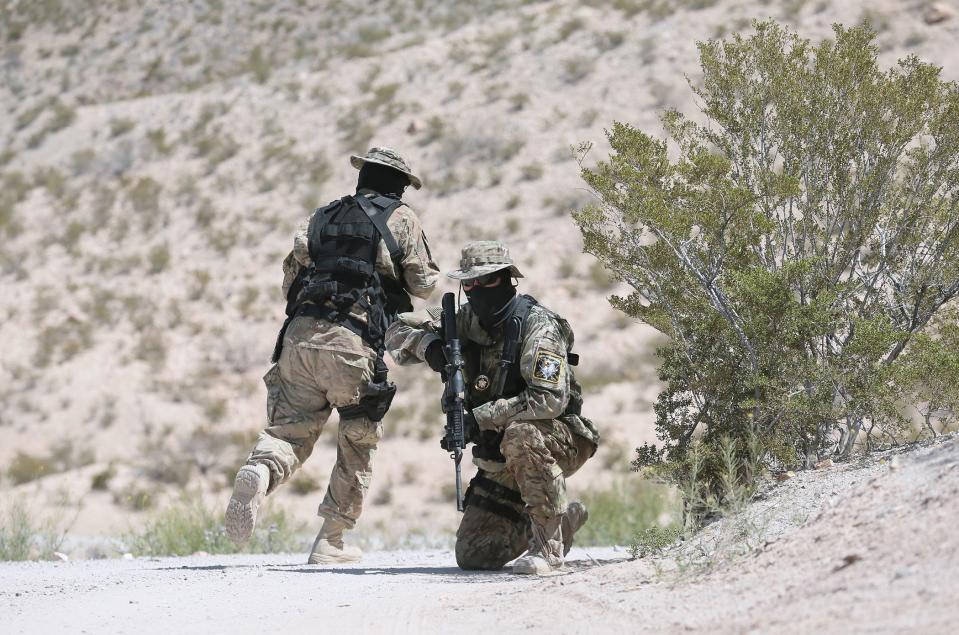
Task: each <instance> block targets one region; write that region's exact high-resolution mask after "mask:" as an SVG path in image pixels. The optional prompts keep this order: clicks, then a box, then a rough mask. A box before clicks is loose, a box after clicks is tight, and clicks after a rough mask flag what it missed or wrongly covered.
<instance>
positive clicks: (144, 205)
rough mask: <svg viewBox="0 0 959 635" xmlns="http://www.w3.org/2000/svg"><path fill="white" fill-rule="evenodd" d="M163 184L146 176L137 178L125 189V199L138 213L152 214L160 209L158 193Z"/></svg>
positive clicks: (161, 189)
mask: <svg viewBox="0 0 959 635" xmlns="http://www.w3.org/2000/svg"><path fill="white" fill-rule="evenodd" d="M162 191H163V186H162V185H160V184H159V183H157V182H156V181H154V180H153V179H151V178H150V177H148V176H145V177H142V178H140V179H137V181H136V183H134V184H133V186H132V187H131V188H130V189H129V191H127V199H128V200H129V201H130V205H132V206H133V209H134V210H135V211H136V212H139V213H140V214H145V215H148V216H153V215H155V214H156V213H157V212H159V211H160V193H161V192H162Z"/></svg>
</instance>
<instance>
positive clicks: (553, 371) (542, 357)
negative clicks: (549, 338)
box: [533, 351, 563, 384]
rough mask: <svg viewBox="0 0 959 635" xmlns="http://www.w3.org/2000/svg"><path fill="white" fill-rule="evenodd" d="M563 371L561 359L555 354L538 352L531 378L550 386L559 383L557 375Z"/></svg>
mask: <svg viewBox="0 0 959 635" xmlns="http://www.w3.org/2000/svg"><path fill="white" fill-rule="evenodd" d="M562 369H563V358H562V357H560V356H559V355H557V354H556V353H549V352H547V351H540V352H539V353H538V354H537V355H536V362H535V363H534V364H533V378H534V379H539V380H541V381H546V382H549V383H551V384H558V383H559V374H560V371H561V370H562Z"/></svg>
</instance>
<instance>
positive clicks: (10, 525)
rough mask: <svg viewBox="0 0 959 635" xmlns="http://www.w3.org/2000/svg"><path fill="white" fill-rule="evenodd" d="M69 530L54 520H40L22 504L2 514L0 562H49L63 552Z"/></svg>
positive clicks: (11, 507) (9, 507) (0, 520)
mask: <svg viewBox="0 0 959 635" xmlns="http://www.w3.org/2000/svg"><path fill="white" fill-rule="evenodd" d="M66 534H67V530H66V529H65V528H64V527H63V526H62V523H61V522H60V521H59V520H58V519H56V518H54V517H50V518H38V517H35V516H34V515H32V514H31V512H30V511H29V509H27V507H26V506H25V505H23V504H22V503H21V502H14V503H13V504H11V505H10V506H8V507H7V508H6V509H4V510H3V512H2V514H0V561H10V560H14V561H20V560H48V559H50V558H52V557H53V553H54V552H55V551H59V550H60V546H61V545H62V544H63V540H64V538H65V537H66Z"/></svg>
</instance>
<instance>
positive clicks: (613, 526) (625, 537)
mask: <svg viewBox="0 0 959 635" xmlns="http://www.w3.org/2000/svg"><path fill="white" fill-rule="evenodd" d="M581 500H582V502H583V504H584V505H586V509H587V510H588V511H589V520H588V521H587V523H586V524H585V525H583V528H582V529H580V530H579V531H578V532H576V544H577V545H629V544H631V543H632V542H634V541H635V539H636V536H637V534H638V533H639V532H642V531H644V530H646V529H647V528H649V527H652V526H663V525H664V526H667V527H671V526H673V525H674V524H675V523H677V522H678V521H679V508H678V504H677V502H676V496H675V494H674V493H673V492H671V490H670V489H669V488H667V487H666V486H664V485H660V484H657V483H654V482H652V481H647V480H645V479H641V478H638V477H636V476H631V477H627V478H623V479H620V480H617V481H616V482H614V483H613V484H612V485H610V486H609V487H606V488H603V489H588V490H586V491H585V492H583V494H582V496H581ZM664 521H665V522H664Z"/></svg>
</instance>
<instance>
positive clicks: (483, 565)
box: [456, 536, 516, 571]
mask: <svg viewBox="0 0 959 635" xmlns="http://www.w3.org/2000/svg"><path fill="white" fill-rule="evenodd" d="M515 557H516V555H515V554H513V553H512V549H511V548H510V545H508V544H505V543H504V542H502V541H499V540H496V539H495V537H493V536H489V537H485V539H484V540H481V541H476V542H474V541H471V540H464V539H460V538H457V540H456V566H458V567H459V568H460V569H465V570H479V571H498V570H499V569H502V568H503V566H505V565H506V563H507V562H509V561H510V560H512V559H513V558H515Z"/></svg>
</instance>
